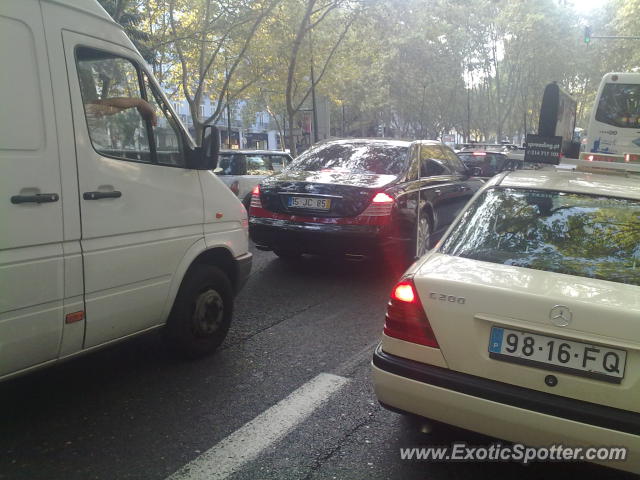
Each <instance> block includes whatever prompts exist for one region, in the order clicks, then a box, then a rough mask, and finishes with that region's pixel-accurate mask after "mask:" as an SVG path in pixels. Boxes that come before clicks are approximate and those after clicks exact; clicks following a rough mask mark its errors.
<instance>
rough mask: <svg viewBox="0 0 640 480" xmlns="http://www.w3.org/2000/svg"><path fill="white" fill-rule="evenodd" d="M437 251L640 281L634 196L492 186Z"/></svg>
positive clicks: (639, 205)
mask: <svg viewBox="0 0 640 480" xmlns="http://www.w3.org/2000/svg"><path fill="white" fill-rule="evenodd" d="M441 251H442V253H445V254H448V255H454V256H458V257H464V258H471V259H474V260H482V261H485V262H491V263H499V264H503V265H514V266H518V267H525V268H532V269H536V270H545V271H549V272H558V273H565V274H568V275H576V276H580V277H587V278H598V279H602V280H609V281H612V282H619V283H626V284H630V285H640V202H638V201H634V200H629V199H622V198H612V197H603V196H594V195H585V194H577V193H566V192H551V191H543V190H520V189H508V188H507V189H499V188H495V189H491V190H487V191H486V192H485V193H484V194H483V195H482V196H480V197H479V198H478V199H477V200H476V201H475V202H474V203H473V204H472V205H470V206H469V208H468V209H467V210H466V211H465V212H464V214H463V215H462V218H461V220H460V221H459V222H458V223H457V225H456V226H455V227H454V229H453V231H452V232H451V234H450V235H449V236H448V238H447V239H446V240H445V242H444V244H443V245H442V248H441Z"/></svg>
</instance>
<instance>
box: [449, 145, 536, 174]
mask: <svg viewBox="0 0 640 480" xmlns="http://www.w3.org/2000/svg"><path fill="white" fill-rule="evenodd" d="M457 155H458V157H459V158H460V160H462V162H463V163H464V164H465V166H466V167H467V168H469V169H470V170H471V171H472V172H473V173H474V174H475V175H477V176H478V177H481V178H484V179H487V178H491V177H493V176H494V175H497V174H498V173H501V172H507V171H515V170H538V169H539V168H540V165H538V164H536V163H531V162H525V161H524V160H523V158H524V154H517V153H506V154H505V153H502V152H491V151H484V150H480V151H469V152H458V154H457Z"/></svg>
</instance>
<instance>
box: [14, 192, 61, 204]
mask: <svg viewBox="0 0 640 480" xmlns="http://www.w3.org/2000/svg"><path fill="white" fill-rule="evenodd" d="M59 199H60V195H58V194H57V193H36V194H35V195H14V196H12V197H11V203H13V204H14V205H18V204H20V203H51V202H57V201H58V200H59Z"/></svg>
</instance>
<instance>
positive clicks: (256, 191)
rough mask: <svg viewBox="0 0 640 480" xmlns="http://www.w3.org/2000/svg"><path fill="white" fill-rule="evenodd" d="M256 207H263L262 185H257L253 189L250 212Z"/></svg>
mask: <svg viewBox="0 0 640 480" xmlns="http://www.w3.org/2000/svg"><path fill="white" fill-rule="evenodd" d="M254 208H262V202H261V201H260V185H256V186H255V187H254V188H253V190H251V203H250V204H249V214H251V210H252V209H254Z"/></svg>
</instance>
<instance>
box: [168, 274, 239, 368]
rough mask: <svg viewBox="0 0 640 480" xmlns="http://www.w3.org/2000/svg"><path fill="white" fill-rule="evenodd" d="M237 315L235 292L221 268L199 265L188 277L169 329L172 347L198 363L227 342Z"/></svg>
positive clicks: (184, 281)
mask: <svg viewBox="0 0 640 480" xmlns="http://www.w3.org/2000/svg"><path fill="white" fill-rule="evenodd" d="M232 314H233V289H232V287H231V282H230V281H229V278H228V277H227V276H226V275H225V274H224V272H223V271H222V270H220V269H219V268H218V267H214V266H211V265H195V266H193V267H192V268H191V269H190V270H189V272H188V273H187V276H186V278H185V279H184V280H183V281H182V285H180V290H179V291H178V295H177V296H176V300H175V302H174V304H173V308H172V310H171V314H170V315H169V320H168V321H167V326H166V329H165V340H166V341H167V343H168V346H169V347H170V348H171V349H173V350H175V351H176V352H177V353H178V354H179V355H180V356H183V357H185V358H188V359H196V358H200V357H203V356H205V355H209V354H211V353H213V352H214V351H215V350H216V349H217V348H218V347H219V346H220V345H221V344H222V342H223V341H224V339H225V337H226V336H227V332H228V331H229V326H230V325H231V317H232Z"/></svg>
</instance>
